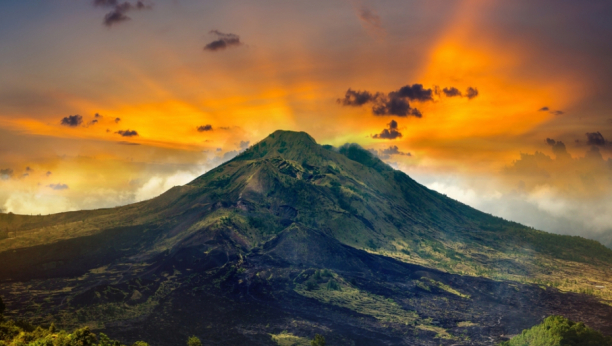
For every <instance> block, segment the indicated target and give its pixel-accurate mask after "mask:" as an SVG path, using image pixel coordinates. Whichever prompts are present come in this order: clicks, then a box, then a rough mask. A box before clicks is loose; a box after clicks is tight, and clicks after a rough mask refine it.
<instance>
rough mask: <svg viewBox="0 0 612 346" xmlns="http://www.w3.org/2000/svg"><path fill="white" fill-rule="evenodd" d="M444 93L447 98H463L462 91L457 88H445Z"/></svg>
mask: <svg viewBox="0 0 612 346" xmlns="http://www.w3.org/2000/svg"><path fill="white" fill-rule="evenodd" d="M442 92H443V93H444V95H446V97H455V96H461V91H459V89H457V88H455V87H450V88H444V89H442Z"/></svg>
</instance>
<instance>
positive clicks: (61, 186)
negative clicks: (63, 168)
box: [47, 184, 68, 191]
mask: <svg viewBox="0 0 612 346" xmlns="http://www.w3.org/2000/svg"><path fill="white" fill-rule="evenodd" d="M47 187H49V188H51V189H53V190H57V191H61V190H68V185H66V184H49V185H47Z"/></svg>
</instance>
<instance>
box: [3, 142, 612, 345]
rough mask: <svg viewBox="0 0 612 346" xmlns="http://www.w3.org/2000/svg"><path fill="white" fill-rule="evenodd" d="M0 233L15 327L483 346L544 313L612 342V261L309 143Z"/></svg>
mask: <svg viewBox="0 0 612 346" xmlns="http://www.w3.org/2000/svg"><path fill="white" fill-rule="evenodd" d="M0 239H1V240H0V263H2V265H1V266H0V295H1V296H2V297H4V300H5V302H6V303H7V307H8V315H9V316H13V317H19V318H25V319H30V320H34V321H35V322H38V323H50V322H55V323H57V324H59V325H62V326H65V327H71V326H81V325H89V326H90V327H92V328H93V329H97V330H101V331H104V332H105V333H107V334H109V335H110V336H111V337H113V338H119V339H122V340H125V341H128V342H129V341H134V340H137V339H140V340H147V341H149V342H150V343H151V344H152V345H154V346H155V345H160V346H162V345H177V344H183V343H184V340H186V338H187V337H188V336H191V335H197V336H199V337H200V338H201V339H202V340H203V341H204V344H207V345H208V344H210V345H242V344H251V345H276V344H279V345H302V344H304V345H307V344H308V340H309V339H311V338H312V337H313V336H314V334H315V333H318V334H322V335H324V336H325V337H326V339H327V340H328V344H331V345H385V344H386V345H441V344H442V345H490V344H494V343H496V342H498V341H501V340H503V339H504V338H505V337H506V336H507V335H512V334H517V333H518V332H520V330H522V329H524V328H528V327H531V326H533V325H535V324H537V323H539V322H540V321H541V320H542V319H543V318H544V317H546V316H548V315H551V314H559V315H564V316H566V317H568V318H571V319H573V320H580V321H584V322H585V323H586V324H588V325H589V326H590V327H593V328H595V329H597V330H600V331H602V332H604V333H605V334H612V322H611V321H612V307H610V301H609V299H610V298H612V295H611V294H610V292H611V291H610V290H609V288H608V287H612V282H609V281H610V280H611V279H610V275H609V273H608V267H609V266H610V263H612V251H611V250H609V249H607V248H606V247H604V246H602V245H601V244H599V243H597V242H595V241H592V240H587V239H584V238H580V237H569V236H560V235H554V234H550V233H545V232H541V231H537V230H534V229H532V228H529V227H526V226H522V225H520V224H517V223H513V222H509V221H505V220H503V219H500V218H497V217H494V216H491V215H488V214H485V213H482V212H479V211H477V210H475V209H473V208H470V207H468V206H466V205H464V204H461V203H459V202H457V201H455V200H452V199H450V198H447V197H446V196H444V195H442V194H439V193H437V192H435V191H432V190H429V189H427V188H425V187H424V186H422V185H420V184H418V183H416V182H415V181H414V180H412V179H411V178H410V177H409V176H407V175H406V174H404V173H403V172H400V171H397V170H394V169H393V168H391V167H390V166H388V165H387V164H385V163H384V162H382V161H381V160H379V159H378V158H377V157H376V156H374V155H373V154H372V153H370V152H368V151H367V150H364V149H362V148H361V147H359V146H358V145H355V144H347V145H344V146H342V147H340V148H335V147H332V146H328V145H319V144H317V143H316V141H315V140H314V139H313V138H312V137H311V136H309V135H308V134H306V133H303V132H289V131H276V132H274V133H273V134H271V135H270V136H268V137H267V138H266V139H264V140H262V141H261V142H259V143H257V144H255V145H254V146H252V147H250V148H249V149H247V150H246V151H245V152H243V153H242V154H240V155H239V156H237V157H236V158H234V159H233V160H231V161H229V162H227V163H225V164H223V165H221V166H219V167H217V168H215V169H213V170H211V171H209V172H208V173H206V174H204V175H202V176H200V177H199V178H197V179H195V180H194V181H192V182H191V183H189V184H187V185H185V186H177V187H174V188H172V189H170V190H169V191H167V192H166V193H164V194H162V195H161V196H159V197H157V198H154V199H151V200H148V201H144V202H140V203H136V204H132V205H127V206H122V207H117V208H112V209H100V210H91V211H78V212H68V213H61V214H55V215H49V216H23V215H13V214H0Z"/></svg>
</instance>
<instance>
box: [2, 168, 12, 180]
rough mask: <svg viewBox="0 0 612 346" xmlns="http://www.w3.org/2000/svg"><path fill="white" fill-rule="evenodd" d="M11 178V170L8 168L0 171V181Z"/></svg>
mask: <svg viewBox="0 0 612 346" xmlns="http://www.w3.org/2000/svg"><path fill="white" fill-rule="evenodd" d="M12 177H13V170H12V169H10V168H5V169H0V179H1V180H9V179H11V178H12Z"/></svg>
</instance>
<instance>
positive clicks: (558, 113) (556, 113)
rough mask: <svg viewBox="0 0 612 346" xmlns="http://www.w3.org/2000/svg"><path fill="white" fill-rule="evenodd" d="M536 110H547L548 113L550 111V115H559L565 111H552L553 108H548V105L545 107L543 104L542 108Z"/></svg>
mask: <svg viewBox="0 0 612 346" xmlns="http://www.w3.org/2000/svg"><path fill="white" fill-rule="evenodd" d="M538 112H548V113H550V114H552V115H561V114H565V112H563V111H560V110H556V111H553V110H551V109H550V108H548V107H546V106H544V107H542V108H540V109H538Z"/></svg>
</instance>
